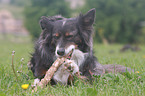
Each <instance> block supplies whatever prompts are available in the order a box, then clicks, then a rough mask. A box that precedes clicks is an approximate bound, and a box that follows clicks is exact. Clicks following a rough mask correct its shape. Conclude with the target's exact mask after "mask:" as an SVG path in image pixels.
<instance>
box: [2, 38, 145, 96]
mask: <svg viewBox="0 0 145 96" xmlns="http://www.w3.org/2000/svg"><path fill="white" fill-rule="evenodd" d="M122 46H123V45H121V44H111V45H103V44H94V52H95V56H97V58H98V61H99V62H100V63H101V64H120V65H124V66H127V67H131V68H132V69H134V70H135V72H134V73H128V72H126V73H124V74H105V75H103V76H94V81H93V82H92V83H88V82H83V81H81V80H79V79H77V78H76V80H75V82H74V85H73V86H61V85H55V86H51V85H48V86H47V87H46V88H44V89H40V88H38V91H37V92H34V93H33V92H32V88H31V86H29V87H28V89H26V90H24V89H22V88H21V85H22V84H29V85H31V84H32V83H33V80H34V77H33V74H32V72H31V71H30V70H28V67H27V62H28V61H29V59H30V57H31V55H30V53H32V52H33V43H32V42H30V41H29V40H28V41H26V42H11V41H8V40H0V96H145V67H144V65H145V46H143V45H140V46H139V47H140V48H141V50H140V51H138V52H132V51H130V50H128V51H126V52H122V53H121V52H120V48H121V47H122ZM13 50H14V51H15V55H14V68H15V70H16V71H21V72H20V73H16V74H17V77H18V81H17V80H16V78H15V75H14V73H13V71H12V67H11V65H12V51H13ZM22 58H24V60H22Z"/></svg>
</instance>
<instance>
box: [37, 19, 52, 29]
mask: <svg viewBox="0 0 145 96" xmlns="http://www.w3.org/2000/svg"><path fill="white" fill-rule="evenodd" d="M39 23H40V27H41V29H42V30H44V29H50V28H51V27H52V25H53V24H52V22H51V21H50V20H49V19H48V18H47V17H45V16H42V17H41V20H40V21H39Z"/></svg>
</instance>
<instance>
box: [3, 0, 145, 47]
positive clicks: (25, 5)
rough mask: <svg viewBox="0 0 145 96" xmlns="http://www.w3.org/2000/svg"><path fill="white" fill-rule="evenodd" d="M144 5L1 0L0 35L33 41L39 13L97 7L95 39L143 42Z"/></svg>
mask: <svg viewBox="0 0 145 96" xmlns="http://www.w3.org/2000/svg"><path fill="white" fill-rule="evenodd" d="M144 5H145V0H0V38H4V39H6V38H7V39H8V38H10V37H11V35H14V36H15V37H14V38H15V39H16V38H19V36H22V37H24V36H26V35H27V36H28V35H29V37H31V40H35V39H37V38H38V37H39V34H40V33H41V29H40V27H39V20H40V18H41V16H53V15H58V14H61V15H62V16H64V17H67V18H70V17H76V16H78V15H79V13H80V12H82V13H86V12H87V11H88V10H90V9H91V8H96V21H95V24H94V29H95V34H94V41H95V42H99V43H123V44H128V43H129V44H132V43H133V44H143V43H145V12H144V9H145V6H144ZM11 19H12V20H11ZM10 21H11V22H10ZM7 23H8V24H7ZM11 27H12V28H11ZM10 34H11V35H10ZM9 35H10V36H9ZM14 41H15V40H14Z"/></svg>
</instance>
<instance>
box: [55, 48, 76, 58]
mask: <svg viewBox="0 0 145 96" xmlns="http://www.w3.org/2000/svg"><path fill="white" fill-rule="evenodd" d="M74 49H75V45H70V46H69V47H67V48H66V49H64V48H59V47H56V51H55V54H56V56H57V57H62V56H64V57H65V56H66V57H67V58H68V59H70V58H71V56H72V53H73V51H74Z"/></svg>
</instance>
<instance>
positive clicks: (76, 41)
mask: <svg viewBox="0 0 145 96" xmlns="http://www.w3.org/2000/svg"><path fill="white" fill-rule="evenodd" d="M94 19H95V9H91V10H90V11H88V12H87V13H86V14H84V15H83V14H80V15H79V16H78V17H76V18H64V17H62V16H60V15H58V16H52V17H44V16H43V17H42V18H41V20H40V26H41V28H42V33H41V35H40V37H39V39H38V41H37V42H36V45H35V52H34V53H33V54H32V58H31V61H30V65H31V70H32V72H33V73H34V76H35V77H37V78H39V79H41V78H43V77H44V75H45V73H46V71H47V70H48V69H49V68H50V66H51V65H52V64H53V62H54V61H55V60H56V59H57V58H58V57H61V56H65V55H66V54H68V53H69V52H70V51H71V50H73V52H72V54H71V55H72V56H70V57H68V62H71V63H70V66H71V70H72V73H70V72H69V71H68V70H66V67H65V64H62V65H61V66H60V67H59V69H58V70H57V72H56V73H55V74H54V76H53V79H52V82H55V83H58V82H59V83H61V84H64V85H66V84H67V83H68V78H69V75H70V74H72V75H74V74H75V73H76V72H78V71H80V72H81V75H83V76H86V77H88V78H90V79H91V75H92V74H94V75H101V74H103V71H104V68H103V66H102V65H101V64H99V63H98V62H97V60H96V58H95V57H94V55H93V38H92V34H93V23H94ZM39 79H37V80H39Z"/></svg>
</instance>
